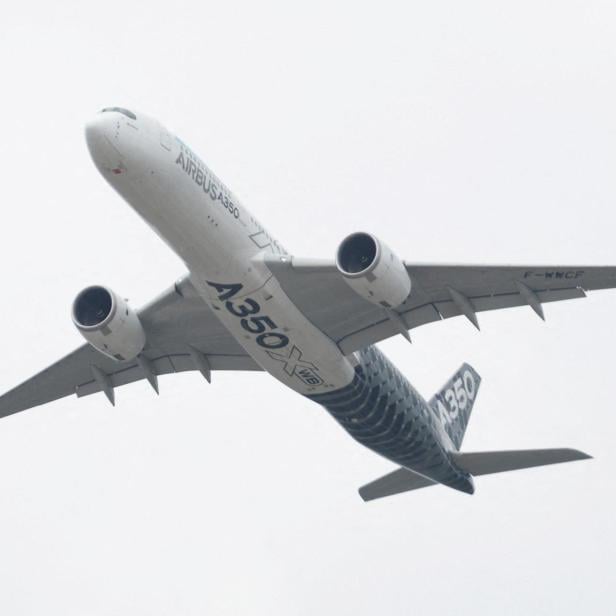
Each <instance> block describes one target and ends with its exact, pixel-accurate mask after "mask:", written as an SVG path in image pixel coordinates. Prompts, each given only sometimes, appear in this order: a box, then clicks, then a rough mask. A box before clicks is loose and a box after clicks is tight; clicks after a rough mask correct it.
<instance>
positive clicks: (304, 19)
mask: <svg viewBox="0 0 616 616" xmlns="http://www.w3.org/2000/svg"><path fill="white" fill-rule="evenodd" d="M615 17H616V8H614V5H613V3H611V2H589V1H585V2H559V3H555V2H536V1H534V2H517V3H515V4H514V5H506V4H505V3H494V2H470V3H468V2H463V3H462V2H439V3H406V2H400V3H387V2H379V3H378V5H377V4H374V5H373V3H358V2H352V3H348V4H346V3H331V2H326V3H320V2H310V3H304V5H303V8H302V7H300V6H296V5H293V4H291V3H288V2H279V3H276V2H259V3H249V2H245V3H242V2H224V3H223V2H174V3H169V2H164V3H163V2H147V3H146V2H133V3H127V2H113V1H109V2H104V3H101V2H98V3H84V2H66V1H64V2H63V1H60V2H56V3H51V4H50V3H43V2H40V3H35V2H20V3H17V4H16V5H12V6H11V7H10V8H8V9H5V11H3V15H2V21H1V23H0V58H1V60H0V67H1V69H2V70H1V73H0V74H1V75H2V91H3V96H2V99H1V102H0V110H1V111H2V118H3V127H2V139H1V140H0V162H1V164H2V169H3V173H2V204H3V206H2V211H3V214H4V215H3V224H2V225H1V226H0V240H1V241H0V259H1V262H2V263H3V266H2V276H3V288H4V293H3V302H2V307H1V313H0V314H1V315H2V321H3V338H2V342H3V349H4V359H3V360H2V371H1V372H0V389H2V390H6V389H8V388H10V387H12V386H13V385H15V384H16V383H17V382H20V381H21V380H23V379H24V378H26V377H28V376H30V375H31V374H32V373H33V372H35V371H38V370H39V369H41V368H43V367H45V366H46V365H48V364H49V363H51V362H52V361H54V360H55V359H57V358H59V357H60V356H61V355H63V354H65V353H66V352H68V351H69V350H71V349H72V348H73V347H75V346H76V345H78V344H80V343H81V339H80V337H79V335H78V333H77V332H76V331H75V330H74V328H73V325H72V323H71V321H70V317H69V309H70V303H71V301H72V299H73V297H74V296H75V294H76V293H77V292H78V291H79V290H80V289H81V288H83V287H85V286H87V285H89V284H91V283H103V284H108V285H110V286H111V287H112V288H114V289H115V290H117V291H118V292H119V293H121V294H123V295H124V296H127V297H129V298H130V300H131V303H132V304H133V305H134V306H135V307H138V306H140V305H141V304H143V303H145V302H146V301H147V300H148V299H150V297H151V296H153V295H155V294H156V293H158V292H159V291H161V290H162V289H163V288H165V287H167V286H168V285H169V284H171V283H172V282H173V281H174V280H175V279H176V278H177V277H179V276H180V275H181V274H182V273H183V272H184V267H183V265H182V264H181V263H180V261H179V260H178V258H177V257H175V255H173V254H172V253H171V252H170V251H169V249H168V248H167V247H166V246H165V245H164V244H163V243H162V242H161V241H160V240H159V239H158V238H157V237H156V236H155V235H154V234H153V233H152V232H151V231H150V230H149V229H148V228H147V227H146V225H145V224H144V223H143V222H142V221H141V220H139V219H138V218H137V216H136V215H135V214H134V213H133V211H132V210H131V209H130V208H129V207H128V206H127V205H125V204H124V203H122V202H121V200H120V198H119V197H118V196H116V195H115V194H114V193H113V192H112V191H111V189H110V188H109V187H108V186H107V185H106V184H105V182H104V181H103V179H102V178H101V177H100V176H99V175H98V173H97V171H96V170H95V168H94V165H93V164H92V162H91V161H90V159H89V156H88V153H87V150H86V147H85V141H84V138H83V124H84V122H85V121H86V120H87V119H88V118H89V117H90V116H91V115H92V114H93V113H95V112H96V111H97V110H98V109H99V108H101V107H104V106H107V105H123V106H126V107H129V108H131V107H134V108H136V109H138V110H139V109H141V110H143V111H144V112H147V113H148V114H151V115H153V116H155V117H158V118H159V119H160V120H161V121H162V122H163V123H165V124H166V125H167V126H168V127H169V128H170V129H171V130H173V131H175V132H176V133H177V134H178V135H180V136H181V137H182V139H183V140H184V141H186V142H187V143H188V144H189V145H190V146H191V147H192V148H193V149H194V150H195V151H197V152H198V153H199V155H200V156H201V158H203V159H204V160H205V161H206V162H207V163H208V165H210V166H211V167H212V168H213V169H214V170H215V172H216V173H217V175H219V176H220V177H221V178H222V179H223V180H224V181H225V182H226V183H227V184H228V185H229V186H230V188H231V189H232V190H233V191H234V192H235V193H236V194H237V195H238V197H240V199H241V200H242V201H243V203H244V205H245V206H246V207H248V208H249V209H250V210H251V211H252V212H254V214H255V215H256V216H257V217H258V218H259V219H260V220H261V222H262V223H263V224H264V225H265V226H266V227H267V228H268V230H269V231H270V232H271V233H272V234H274V235H275V236H276V237H278V238H279V239H280V241H281V242H282V244H283V245H284V246H286V247H287V248H288V249H289V250H290V251H291V252H292V253H294V254H298V255H302V256H320V257H332V256H333V254H334V251H335V248H336V246H337V244H338V242H339V241H340V240H341V239H342V238H343V237H344V235H345V234H347V233H349V232H351V231H354V230H359V229H362V230H368V231H371V232H373V233H375V234H376V235H377V236H379V237H381V238H382V239H383V240H385V241H386V242H387V243H388V244H390V245H391V246H392V248H394V250H396V251H397V252H398V253H399V255H400V256H401V257H403V258H405V259H408V260H413V261H434V262H450V261H451V262H458V261H460V262H489V263H492V262H493V263H523V262H529V263H530V262H545V263H552V262H553V263H572V264H579V263H582V264H616V245H615V242H614V228H615V223H616V213H615V209H614V204H615V200H616V179H615V178H616V174H615V172H614V170H615V168H616V147H615V143H616V114H615V112H614V110H615V109H616V84H615V79H614V66H615V64H616V19H615ZM545 312H546V316H547V323H546V324H543V323H541V321H540V320H539V319H538V318H537V317H536V316H535V315H534V313H533V312H532V311H531V310H530V308H529V309H524V310H523V309H519V310H512V311H508V312H501V313H494V314H485V315H481V316H480V320H481V324H482V332H481V333H477V332H476V331H475V330H474V328H473V327H472V326H470V325H469V324H468V323H467V322H464V321H463V320H462V319H454V320H452V321H451V322H444V323H438V324H433V325H428V326H426V327H423V328H421V329H418V330H415V331H414V332H413V341H414V344H413V346H409V345H408V343H406V342H405V341H404V340H403V339H402V338H400V339H395V340H391V341H388V342H386V343H384V344H382V345H380V347H381V348H382V349H383V350H384V351H385V352H386V353H387V354H388V355H389V356H390V357H391V358H392V359H393V360H394V361H395V362H396V364H397V365H398V366H399V367H400V369H401V370H402V371H403V372H404V373H405V374H406V375H407V376H408V377H409V378H410V379H411V380H412V382H413V383H414V384H415V385H417V386H418V388H419V389H420V391H421V392H422V393H423V394H424V395H426V396H430V395H431V394H432V393H433V391H434V390H436V389H437V388H438V387H439V386H440V385H441V384H442V383H444V382H445V381H446V380H447V379H448V377H449V376H450V374H451V373H453V371H454V370H455V369H456V368H457V367H458V366H459V365H460V364H461V363H462V362H463V361H469V362H470V363H472V364H473V365H474V367H475V368H476V369H477V370H478V372H479V373H480V374H481V375H482V377H483V383H482V388H481V394H480V396H479V399H478V402H477V404H476V406H475V410H474V413H473V416H472V418H471V421H470V424H469V429H468V433H467V437H466V441H465V444H464V449H466V450H482V449H505V448H524V447H549V446H575V447H578V448H580V449H582V450H584V451H587V452H588V453H590V454H592V455H594V456H595V457H596V459H595V460H592V461H589V462H583V463H575V464H571V465H567V466H561V467H557V468H547V469H540V470H530V471H525V472H522V471H521V472H518V473H511V474H506V475H500V476H494V477H486V478H479V479H478V480H477V492H476V494H475V496H473V497H468V496H466V495H462V494H459V493H456V492H454V491H453V490H447V489H446V488H440V487H437V488H431V489H429V490H424V491H421V492H416V493H411V494H407V495H402V496H399V497H394V498H391V499H385V500H383V501H380V502H375V503H370V504H364V503H362V501H361V500H360V499H359V497H358V495H357V492H356V489H357V487H358V486H359V485H361V484H363V483H365V482H367V481H370V480H372V479H374V478H376V477H377V476H379V475H380V474H382V473H384V472H387V471H388V470H390V469H391V468H392V466H391V464H389V463H388V462H386V461H384V460H382V459H380V458H378V457H376V456H375V455H374V454H372V453H371V452H369V451H368V450H364V449H362V448H361V447H360V446H359V445H357V444H356V443H354V442H353V441H352V440H351V439H350V438H349V437H348V436H347V435H346V433H344V431H343V430H342V429H341V428H339V427H338V426H337V425H336V423H335V422H334V421H333V420H332V419H331V418H330V417H329V416H328V415H327V413H326V412H325V411H324V410H322V409H321V408H320V407H318V406H317V405H316V404H314V403H312V402H309V401H308V400H305V399H303V398H301V397H300V396H298V395H296V394H294V393H293V392H292V391H289V390H285V389H284V388H283V387H282V386H281V385H280V384H279V383H277V382H276V381H274V380H273V379H272V378H269V377H268V376H267V375H265V374H230V373H215V374H214V380H213V384H212V385H211V386H208V385H207V383H205V381H204V380H203V379H202V378H201V377H200V376H199V375H198V374H196V373H195V374H192V373H191V374H181V375H176V376H173V377H163V378H162V379H161V383H160V386H161V396H160V398H156V397H155V396H154V394H153V392H152V391H151V390H150V389H149V386H148V385H147V384H146V383H144V382H142V383H139V384H135V385H132V386H129V387H126V388H124V389H122V390H119V391H118V392H117V399H118V404H117V406H116V408H115V409H114V408H112V407H110V406H109V404H108V403H107V401H106V400H105V399H104V397H103V396H102V395H101V396H93V397H90V398H87V399H82V400H77V399H66V400H62V401H60V402H57V403H53V404H50V405H48V406H46V407H40V408H37V409H33V410H31V411H28V412H25V413H21V414H19V415H16V416H13V417H10V418H7V419H4V420H2V422H0V469H2V470H1V471H0V580H2V581H1V582H0V613H2V614H11V615H12V616H20V615H31V614H40V613H46V614H62V616H72V615H79V616H83V615H84V614H88V615H90V614H91V615H125V614H126V615H129V614H130V615H131V616H138V615H144V616H145V615H148V616H158V615H161V616H162V615H167V614H186V615H197V614H199V615H201V614H206V613H207V614H217V615H218V614H223V615H236V614H267V615H268V616H274V615H278V614H284V615H285V616H288V615H298V616H305V615H306V616H307V615H313V614H336V615H337V616H345V615H347V614H348V615H351V614H352V615H354V616H357V615H368V614H375V613H380V614H392V615H398V614H400V615H402V614H430V615H432V614H435V615H441V614H453V613H456V614H471V613H472V614H494V613H499V614H556V613H558V614H580V613H585V614H611V613H613V600H612V598H611V595H612V592H613V586H614V582H615V581H616V580H615V579H614V564H615V563H614V560H615V554H616V528H615V525H614V519H615V518H616V500H615V499H614V472H615V471H616V453H615V451H614V447H613V442H614V437H615V435H616V419H615V412H616V405H615V403H614V398H615V396H614V392H615V387H616V386H615V384H614V379H613V373H614V372H613V355H612V349H613V348H614V346H615V344H616V332H615V331H614V326H613V323H614V315H615V313H616V291H614V292H603V293H595V294H593V295H591V296H590V297H589V299H587V300H583V301H577V302H568V303H567V302H563V303H562V304H559V305H548V306H546V308H545Z"/></svg>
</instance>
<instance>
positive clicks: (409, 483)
mask: <svg viewBox="0 0 616 616" xmlns="http://www.w3.org/2000/svg"><path fill="white" fill-rule="evenodd" d="M449 455H450V456H451V459H452V461H453V462H454V463H455V464H456V466H458V467H459V468H460V469H461V470H463V471H466V472H467V473H470V474H471V475H490V474H492V473H504V472H505V471H515V470H518V469H522V468H532V467H533V466H546V465H548V464H559V463H560V462H573V461H575V460H586V459H588V458H591V456H589V455H588V454H586V453H584V452H583V451H577V450H576V449H523V450H520V451H481V452H478V453H457V452H456V453H450V454H449ZM433 485H437V482H434V481H431V480H430V479H427V478H426V477H423V476H422V475H419V474H418V473H414V472H413V471H410V470H408V469H407V468H399V469H397V470H395V471H392V472H391V473H388V474H387V475H384V476H383V477H380V478H379V479H376V480H375V481H372V482H371V483H367V484H366V485H365V486H363V487H361V488H360V489H359V495H360V496H361V497H362V498H363V499H364V500H365V501H370V500H374V499H375V498H382V497H383V496H393V495H394V494H400V493H402V492H409V491H410V490H417V489H419V488H427V487H428V486H433Z"/></svg>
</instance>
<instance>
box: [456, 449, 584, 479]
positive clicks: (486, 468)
mask: <svg viewBox="0 0 616 616" xmlns="http://www.w3.org/2000/svg"><path fill="white" fill-rule="evenodd" d="M450 455H451V458H452V460H453V461H454V462H455V464H456V466H458V467H459V468H461V469H462V470H464V471H466V472H467V473H470V474H471V475H491V474H493V473H504V472H506V471H516V470H518V469H521V468H532V467H533V466H547V465H548V464H560V463H561V462H573V461H575V460H587V459H588V458H591V457H592V456H589V455H588V454H586V453H584V452H582V451H578V450H577V449H523V450H518V451H480V452H477V453H460V452H456V453H451V454H450Z"/></svg>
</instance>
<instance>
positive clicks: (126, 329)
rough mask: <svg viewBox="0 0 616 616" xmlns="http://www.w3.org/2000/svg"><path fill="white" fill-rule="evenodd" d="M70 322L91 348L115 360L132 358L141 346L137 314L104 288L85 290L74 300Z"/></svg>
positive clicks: (142, 344) (118, 297) (142, 345)
mask: <svg viewBox="0 0 616 616" xmlns="http://www.w3.org/2000/svg"><path fill="white" fill-rule="evenodd" d="M73 323H75V325H76V326H77V329H78V330H79V331H80V332H81V335H82V336H83V337H84V338H85V339H86V340H87V341H88V342H89V343H90V344H91V345H92V346H93V347H94V348H95V349H97V350H99V351H100V352H101V353H104V354H105V355H107V356H108V357H111V358H112V359H115V360H116V361H130V360H132V359H135V357H137V355H139V353H141V351H142V350H143V347H144V346H145V331H144V330H143V326H142V325H141V321H140V320H139V317H138V316H137V313H136V312H135V311H134V310H132V309H131V308H130V306H129V305H128V303H127V302H126V300H124V299H122V298H121V297H120V296H119V295H116V294H115V293H114V292H113V291H111V290H110V289H107V288H106V287H99V286H95V287H88V288H87V289H84V290H83V291H82V292H81V293H80V294H79V295H78V296H77V297H76V298H75V301H74V302H73Z"/></svg>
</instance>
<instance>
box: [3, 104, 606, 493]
mask: <svg viewBox="0 0 616 616" xmlns="http://www.w3.org/2000/svg"><path fill="white" fill-rule="evenodd" d="M86 139H87V143H88V147H89V150H90V153H91V155H92V158H93V160H94V163H95V164H96V166H97V168H98V169H99V171H100V172H101V174H102V175H103V177H104V178H105V179H106V180H107V182H108V183H109V184H110V185H111V186H112V187H113V188H114V189H115V190H116V191H117V192H118V193H119V194H120V195H121V196H122V197H123V198H124V199H125V201H127V202H128V204H129V205H130V206H131V207H133V208H134V209H135V210H136V211H137V213H138V214H139V215H140V216H141V217H142V218H143V219H144V220H145V221H146V223H148V224H149V225H150V226H151V227H152V229H153V230H154V231H155V232H156V233H157V234H158V235H159V236H160V237H161V238H162V239H163V240H164V241H165V242H166V243H167V244H168V245H169V246H170V247H171V248H172V249H173V250H174V251H175V252H176V253H177V254H178V255H179V256H180V257H181V258H182V259H183V261H184V263H185V264H186V266H187V269H188V273H187V274H186V275H185V276H183V277H182V278H180V279H179V280H178V281H177V282H175V284H172V285H171V286H170V288H168V289H167V290H166V291H164V292H163V293H162V294H161V295H159V296H158V297H157V298H155V299H154V300H153V301H151V302H150V303H148V304H147V305H146V306H144V307H143V308H141V309H140V310H138V311H135V310H133V309H132V308H131V307H130V306H129V305H128V303H127V302H126V301H125V300H124V299H122V296H121V295H119V294H118V293H116V292H114V291H112V290H111V289H109V288H107V287H104V286H91V287H88V288H87V289H85V290H84V291H82V292H81V293H80V294H79V295H78V296H77V298H76V299H75V301H74V303H73V321H74V323H75V325H76V327H77V329H78V330H79V331H80V333H81V334H82V335H83V336H84V338H85V339H86V343H85V344H83V345H82V346H80V347H79V348H77V349H76V350H74V351H73V352H72V353H70V354H68V355H67V356H66V357H64V358H62V359H60V360H59V361H58V362H56V363H55V364H53V365H51V366H49V367H48V368H46V369H45V370H43V371H42V372H40V373H39V374H37V375H35V376H33V377H32V378H30V379H28V380H27V381H25V382H24V383H22V384H21V385H19V386H17V387H15V388H14V389H12V390H11V391H9V392H8V393H6V394H4V395H3V396H2V397H0V416H7V415H10V414H12V413H17V412H19V411H23V410H25V409H28V408H31V407H34V406H37V405H41V404H45V403H47V402H50V401H53V400H57V399H59V398H62V397H65V396H68V395H72V394H76V395H77V396H78V397H82V396H88V395H91V394H94V393H97V392H102V393H104V395H105V396H106V397H107V398H108V399H109V401H110V402H111V403H112V404H114V403H115V391H116V389H117V388H118V387H121V386H123V385H126V384H129V383H132V382H134V381H138V380H143V379H145V380H147V381H148V382H149V384H150V385H151V386H152V387H153V388H154V390H155V391H156V392H157V393H158V389H159V387H158V378H159V377H160V376H161V375H165V374H172V373H175V372H183V371H188V370H197V371H199V372H201V374H203V376H204V377H205V378H206V379H207V380H208V381H211V375H212V372H215V371H217V370H231V371H242V370H257V371H259V370H262V371H267V372H269V373H270V374H271V375H272V376H274V377H275V378H276V379H277V380H279V381H280V382H282V383H283V384H285V385H286V386H288V387H291V388H292V389H294V390H295V391H297V392H298V393H300V394H302V395H304V396H306V397H308V398H310V399H311V400H314V401H315V402H317V403H319V404H321V405H322V406H323V407H325V408H326V409H327V411H328V412H329V413H330V414H331V415H332V416H333V417H334V418H335V419H336V421H338V423H340V425H341V426H342V427H343V428H344V429H345V430H346V431H347V432H348V433H349V434H350V435H351V436H352V437H353V438H354V439H356V440H357V441H358V442H360V443H361V444H363V445H365V446H366V447H368V448H369V449H371V450H373V451H375V452H377V453H379V454H380V455H382V456H385V457H386V458H388V459H389V460H391V461H392V462H393V463H394V464H396V465H397V466H398V467H399V468H398V469H397V470H394V471H393V472H392V473H390V474H388V475H386V476H385V477H382V478H380V479H377V480H376V481H374V482H372V483H370V484H367V485H366V486H364V487H362V488H361V489H360V495H361V496H362V498H364V499H365V500H372V499H375V498H379V497H382V496H388V495H391V494H396V493H399V492H406V491H409V490H415V489H418V488H422V487H428V486H431V485H435V484H443V485H447V486H449V487H452V488H455V489H457V490H460V491H463V492H467V493H472V492H473V491H474V484H473V477H474V476H478V475H484V474H490V473H500V472H503V471H508V470H515V469H520V468H528V467H532V466H542V465H547V464H554V463H559V462H566V461H572V460H580V459H584V458H587V457H589V456H587V455H586V454H584V453H582V452H579V451H576V450H572V449H546V450H532V451H507V452H480V453H467V452H461V451H460V447H461V445H462V438H463V436H464V432H465V430H466V426H467V423H468V420H469V417H470V413H471V410H472V408H473V405H474V402H475V399H476V395H477V392H478V389H479V384H480V381H481V379H480V377H479V375H478V374H477V372H476V371H475V370H474V369H473V368H471V367H470V366H469V365H467V364H465V365H463V366H462V367H461V368H460V370H459V371H458V372H456V373H455V374H454V376H453V377H452V378H451V379H450V380H449V381H448V382H447V383H446V384H445V386H444V387H443V389H442V390H441V391H440V392H438V393H437V394H436V395H435V396H434V397H433V398H432V399H431V400H428V401H426V400H424V399H423V398H422V396H421V395H420V394H419V393H418V392H417V391H416V390H415V389H414V388H413V387H412V385H411V384H410V382H409V381H408V380H407V379H406V378H405V377H404V376H403V375H402V374H401V373H400V372H399V371H398V370H397V369H396V368H395V367H394V366H393V365H392V364H391V362H389V360H387V358H386V357H385V356H384V355H383V354H382V353H381V352H380V351H379V350H378V349H377V348H376V347H375V346H374V345H375V344H376V343H378V342H379V341H381V340H384V339H387V338H389V337H391V336H395V335H398V334H400V335H402V336H404V337H405V338H406V339H407V340H409V341H410V334H409V331H410V330H412V329H414V328H416V327H419V326H421V325H425V324H427V323H431V322H438V321H441V320H444V319H449V318H452V317H457V316H463V317H465V318H466V319H468V320H469V321H470V322H471V323H472V324H473V325H474V326H475V327H477V328H478V329H479V320H478V314H479V313H481V312H484V311H488V310H500V309H504V308H512V307H518V306H528V307H530V308H531V309H532V310H534V312H535V313H536V314H537V315H538V316H539V317H541V318H542V319H543V318H544V311H543V306H544V304H546V303H549V302H554V301H561V300H566V299H575V298H583V297H585V294H586V292H587V291H594V290H600V289H609V288H614V287H616V267H601V266H588V267H587V266H545V265H531V266H499V265H456V264H451V265H440V264H420V263H412V262H406V261H403V260H402V259H401V258H399V257H398V256H397V254H396V253H394V252H393V251H392V250H391V249H390V248H389V247H388V246H387V245H386V244H385V243H384V242H382V241H381V240H380V239H378V238H376V237H374V236H373V235H371V234H369V233H364V232H360V233H353V234H351V235H349V236H348V237H347V238H346V239H344V240H343V241H342V242H341V244H340V247H339V249H338V251H337V254H336V256H335V258H334V259H331V260H318V259H312V258H308V259H306V258H299V257H294V256H291V255H290V254H288V253H287V252H286V250H285V249H284V248H282V246H281V245H280V244H279V243H278V242H277V241H276V240H275V239H273V238H272V237H271V236H270V235H269V234H268V233H267V231H265V229H264V228H263V227H262V226H261V225H260V224H259V223H258V222H257V221H256V219H255V218H254V217H253V216H251V215H250V214H249V213H248V212H247V210H245V208H244V207H243V206H242V205H241V204H240V203H239V201H238V200H237V199H236V197H235V196H234V195H233V194H232V193H231V192H230V191H229V190H228V189H227V188H226V186H225V185H224V184H223V183H222V182H221V181H220V180H219V179H218V178H217V177H216V176H215V175H214V174H213V173H212V172H211V171H210V170H209V168H208V167H207V166H206V165H205V164H204V163H203V162H202V161H201V159H200V158H199V157H198V156H197V155H196V154H194V152H193V151H192V150H190V148H188V146H186V145H185V144H184V142H182V141H181V140H180V139H178V138H177V137H174V136H173V135H172V134H171V133H170V132H169V131H168V130H167V129H166V128H164V127H163V126H162V125H161V124H160V123H158V122H157V121H156V120H153V119H152V118H149V117H147V116H144V115H142V114H136V113H133V112H131V111H128V110H126V109H123V108H119V107H113V108H106V109H104V110H103V111H102V112H101V113H99V114H97V116H96V117H95V118H94V119H93V120H92V122H91V123H89V124H88V126H87V128H86Z"/></svg>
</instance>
